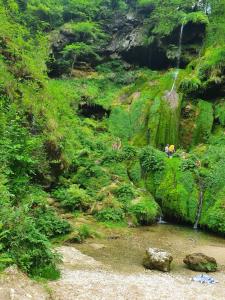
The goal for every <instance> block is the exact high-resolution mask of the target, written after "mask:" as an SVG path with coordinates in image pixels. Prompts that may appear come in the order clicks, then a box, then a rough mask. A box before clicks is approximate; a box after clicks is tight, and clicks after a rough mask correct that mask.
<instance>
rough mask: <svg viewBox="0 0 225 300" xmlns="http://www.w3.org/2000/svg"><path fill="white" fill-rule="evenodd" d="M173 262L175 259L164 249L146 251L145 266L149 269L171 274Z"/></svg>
mask: <svg viewBox="0 0 225 300" xmlns="http://www.w3.org/2000/svg"><path fill="white" fill-rule="evenodd" d="M172 260H173V257H172V255H171V254H170V253H169V252H167V251H165V250H163V249H158V248H149V249H147V250H146V256H145V258H144V260H143V265H144V267H145V268H147V269H151V270H159V271H162V272H169V271H170V265H171V262H172Z"/></svg>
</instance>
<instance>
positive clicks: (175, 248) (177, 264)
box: [76, 224, 225, 275]
mask: <svg viewBox="0 0 225 300" xmlns="http://www.w3.org/2000/svg"><path fill="white" fill-rule="evenodd" d="M148 247H157V248H162V249H166V250H168V251H170V252H171V254H172V256H173V258H174V260H173V265H172V272H173V273H182V274H188V275H189V274H190V273H192V272H191V271H189V270H188V269H186V267H185V265H184V264H183V258H184V257H185V256H186V255H187V254H190V253H193V252H203V253H204V254H206V255H209V256H213V257H214V258H216V260H217V262H218V264H219V269H220V270H222V271H225V239H224V238H222V237H218V236H215V235H212V234H209V233H205V232H202V231H196V230H193V229H192V228H188V227H182V226H177V225H169V224H157V225H154V226H150V227H140V228H130V229H127V230H126V229H124V230H119V229H118V230H113V231H112V232H110V233H108V235H107V234H106V238H104V239H99V238H98V239H97V238H95V239H89V240H88V241H87V242H86V243H84V244H81V245H78V246H77V245H76V248H77V249H79V250H80V251H81V252H83V253H84V254H87V255H89V256H91V257H93V258H94V259H96V260H98V261H100V262H103V263H104V264H105V265H108V266H109V267H110V268H112V270H114V271H119V272H125V273H136V272H141V271H143V267H142V260H143V256H144V253H145V249H147V248H148Z"/></svg>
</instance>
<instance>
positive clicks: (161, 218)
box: [158, 214, 167, 224]
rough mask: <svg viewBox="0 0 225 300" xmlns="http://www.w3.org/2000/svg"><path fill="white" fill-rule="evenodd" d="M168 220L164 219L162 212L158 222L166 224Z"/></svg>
mask: <svg viewBox="0 0 225 300" xmlns="http://www.w3.org/2000/svg"><path fill="white" fill-rule="evenodd" d="M166 223H167V222H166V221H164V220H163V215H162V214H161V215H160V217H159V220H158V224H166Z"/></svg>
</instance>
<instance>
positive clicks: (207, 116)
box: [193, 100, 214, 145]
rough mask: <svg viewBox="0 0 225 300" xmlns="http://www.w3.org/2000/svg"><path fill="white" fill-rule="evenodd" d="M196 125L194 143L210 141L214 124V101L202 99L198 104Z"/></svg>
mask: <svg viewBox="0 0 225 300" xmlns="http://www.w3.org/2000/svg"><path fill="white" fill-rule="evenodd" d="M196 119H197V120H196V127H195V129H194V133H193V144H194V145H196V144H199V143H205V142H207V141H208V139H209V137H210V134H211V131H212V126H213V120H214V117H213V107H212V103H210V102H206V101H203V100H200V101H199V102H198V105H197V117H196Z"/></svg>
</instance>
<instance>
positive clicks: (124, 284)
mask: <svg viewBox="0 0 225 300" xmlns="http://www.w3.org/2000/svg"><path fill="white" fill-rule="evenodd" d="M104 234H105V237H104V238H94V239H88V240H87V241H86V242H85V243H84V244H81V245H77V244H76V245H71V244H70V245H68V246H64V247H61V250H60V252H61V253H62V255H63V258H64V259H63V261H64V264H63V266H62V278H61V279H60V280H59V281H56V282H52V283H49V287H50V289H51V291H52V292H51V296H52V299H54V300H65V299H66V300H74V299H76V300H131V299H132V300H150V299H151V300H161V299H166V300H174V299H182V300H224V299H225V297H224V296H225V294H224V290H225V240H224V239H223V238H220V237H216V236H213V235H210V234H207V233H203V232H200V231H196V230H193V229H192V228H186V227H181V226H176V225H170V224H164V225H162V224H157V225H154V226H151V227H140V228H122V229H121V228H118V229H105V231H104ZM148 247H159V248H163V249H166V250H168V251H170V252H171V253H172V255H173V257H174V260H173V264H172V270H171V272H170V273H166V274H165V273H162V272H159V271H152V270H145V269H144V267H143V266H142V259H143V256H144V254H145V249H146V248H148ZM193 252H203V253H205V254H208V255H210V256H213V257H215V258H216V259H217V261H218V263H219V266H220V269H219V271H218V272H216V273H214V274H210V275H211V276H213V278H214V279H215V280H216V281H217V282H218V283H216V284H213V285H207V284H201V283H198V282H193V281H191V280H190V279H191V278H192V277H194V276H196V275H197V274H199V273H198V272H194V271H191V270H188V269H187V268H186V267H185V266H184V264H183V258H184V257H185V255H186V254H190V253H193Z"/></svg>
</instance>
